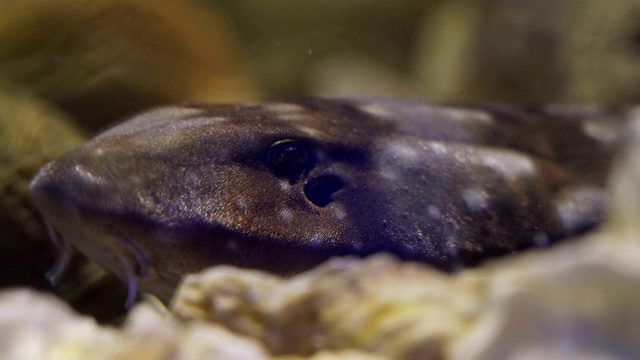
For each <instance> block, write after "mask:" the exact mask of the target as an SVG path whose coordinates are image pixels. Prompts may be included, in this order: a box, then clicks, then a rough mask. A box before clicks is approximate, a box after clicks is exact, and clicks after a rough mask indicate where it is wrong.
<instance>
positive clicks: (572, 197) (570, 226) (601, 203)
mask: <svg viewBox="0 0 640 360" xmlns="http://www.w3.org/2000/svg"><path fill="white" fill-rule="evenodd" d="M607 200H608V198H607V195H606V193H605V192H604V191H603V190H602V189H599V188H592V187H583V188H578V189H575V190H573V191H571V192H570V193H569V194H567V195H566V196H564V197H563V198H562V199H560V200H559V201H558V203H557V205H556V211H557V212H558V217H559V218H560V221H561V222H562V225H563V226H564V228H565V229H566V230H568V231H578V230H580V229H581V228H583V227H585V226H590V225H593V224H595V223H597V222H599V221H600V220H602V216H603V209H605V208H606V204H607Z"/></svg>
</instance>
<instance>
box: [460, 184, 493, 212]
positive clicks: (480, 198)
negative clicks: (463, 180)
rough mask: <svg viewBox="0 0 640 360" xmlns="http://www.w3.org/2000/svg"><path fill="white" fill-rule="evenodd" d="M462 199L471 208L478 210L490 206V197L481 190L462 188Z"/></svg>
mask: <svg viewBox="0 0 640 360" xmlns="http://www.w3.org/2000/svg"><path fill="white" fill-rule="evenodd" d="M461 195H462V200H464V203H465V204H466V205H467V207H468V208H469V209H470V210H473V211H478V210H483V209H486V208H487V207H488V206H489V199H487V196H486V195H485V194H484V193H483V192H482V191H480V190H476V189H464V190H462V193H461Z"/></svg>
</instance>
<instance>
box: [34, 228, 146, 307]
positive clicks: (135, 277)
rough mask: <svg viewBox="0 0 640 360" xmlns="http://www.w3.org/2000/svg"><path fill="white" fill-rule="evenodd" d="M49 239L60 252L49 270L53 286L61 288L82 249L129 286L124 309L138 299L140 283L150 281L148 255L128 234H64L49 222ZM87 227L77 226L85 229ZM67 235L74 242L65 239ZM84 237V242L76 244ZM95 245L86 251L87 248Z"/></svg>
mask: <svg viewBox="0 0 640 360" xmlns="http://www.w3.org/2000/svg"><path fill="white" fill-rule="evenodd" d="M45 223H46V226H47V229H48V232H49V236H50V238H51V240H52V242H53V244H54V245H55V246H56V248H57V249H58V257H57V259H56V261H55V262H54V264H53V266H52V267H51V268H50V270H49V271H48V272H47V273H46V274H45V276H46V277H47V279H48V280H49V282H50V283H51V284H52V285H54V286H55V285H58V284H59V283H60V282H62V281H63V279H64V278H65V276H66V274H67V272H68V271H69V268H70V265H71V262H72V260H73V258H74V255H75V254H76V252H77V251H78V250H79V251H80V252H82V253H83V254H85V255H86V256H87V257H88V258H90V259H92V260H93V261H95V262H96V263H97V264H98V265H99V266H100V267H102V268H104V269H106V270H108V271H110V272H113V273H115V274H116V275H118V277H120V278H121V279H122V280H123V281H124V282H125V283H126V285H127V298H126V300H125V303H124V307H125V309H129V308H130V307H131V306H132V305H133V303H134V302H135V300H136V297H137V293H138V290H139V289H140V288H141V287H140V286H139V282H140V281H144V282H145V283H146V282H149V280H150V279H149V278H150V277H151V276H150V275H151V274H150V273H151V272H152V270H153V269H152V266H151V265H150V260H149V256H148V254H147V253H146V252H145V251H144V249H142V247H141V246H140V245H139V244H138V243H137V242H136V241H134V240H133V239H132V238H131V237H130V236H128V235H127V234H126V232H124V231H122V230H120V229H112V230H111V231H109V232H108V233H104V234H102V235H96V236H95V237H94V236H87V235H86V233H84V232H83V234H78V233H77V231H76V232H72V233H69V232H64V231H60V230H58V229H59V228H57V227H56V226H53V225H51V223H52V222H51V221H46V222H45ZM84 226H85V225H76V227H84ZM65 233H67V234H68V235H69V237H70V238H71V239H72V241H69V240H68V239H66V238H65V235H63V234H65ZM78 236H82V237H83V238H84V239H83V240H82V241H77V238H78ZM89 243H91V244H92V245H91V246H90V247H89V249H87V247H86V245H87V244H89Z"/></svg>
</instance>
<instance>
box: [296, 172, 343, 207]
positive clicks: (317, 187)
mask: <svg viewBox="0 0 640 360" xmlns="http://www.w3.org/2000/svg"><path fill="white" fill-rule="evenodd" d="M343 186H344V182H343V181H342V180H341V179H340V178H339V177H337V176H335V175H327V176H321V177H318V178H315V179H313V180H311V181H309V183H307V185H305V187H304V194H305V196H306V197H307V199H309V201H311V202H312V203H313V204H314V205H316V206H320V207H325V206H327V205H329V203H330V202H331V201H332V200H331V195H333V193H335V192H336V191H338V190H340V189H342V187H343Z"/></svg>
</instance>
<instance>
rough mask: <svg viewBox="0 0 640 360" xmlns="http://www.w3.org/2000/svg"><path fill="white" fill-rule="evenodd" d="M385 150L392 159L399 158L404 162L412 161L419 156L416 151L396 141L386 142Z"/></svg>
mask: <svg viewBox="0 0 640 360" xmlns="http://www.w3.org/2000/svg"><path fill="white" fill-rule="evenodd" d="M386 148H387V151H388V152H389V153H391V154H392V155H393V157H394V158H399V159H401V160H405V161H414V160H416V159H417V158H418V155H419V154H418V152H417V151H416V149H414V148H412V147H411V146H409V145H406V144H403V143H401V142H397V141H388V142H387V143H386Z"/></svg>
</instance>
